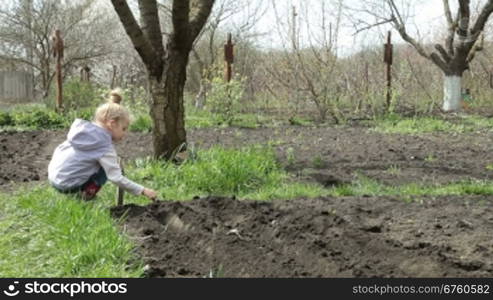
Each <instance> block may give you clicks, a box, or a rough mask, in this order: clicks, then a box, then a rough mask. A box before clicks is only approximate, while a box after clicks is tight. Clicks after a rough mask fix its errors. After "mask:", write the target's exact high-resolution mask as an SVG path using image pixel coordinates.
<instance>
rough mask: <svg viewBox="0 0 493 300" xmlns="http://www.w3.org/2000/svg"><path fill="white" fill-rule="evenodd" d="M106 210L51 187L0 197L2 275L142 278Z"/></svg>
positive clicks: (99, 203) (127, 243)
mask: <svg viewBox="0 0 493 300" xmlns="http://www.w3.org/2000/svg"><path fill="white" fill-rule="evenodd" d="M107 208H108V207H107V205H106V204H105V201H96V202H91V203H85V202H82V201H79V200H76V199H74V198H73V197H72V196H68V195H62V194H59V193H57V192H55V191H54V190H53V189H52V188H51V187H47V186H40V187H37V188H34V189H33V190H20V191H18V192H16V193H14V194H13V195H6V194H0V274H1V277H141V276H142V274H143V269H142V264H141V263H140V262H139V260H138V259H136V257H134V254H133V250H132V249H133V247H134V246H133V245H132V243H130V241H129V240H128V239H127V238H126V237H125V236H123V235H121V234H120V232H119V230H118V228H117V226H116V222H115V221H114V220H113V219H112V218H111V217H110V215H109V211H108V209H107Z"/></svg>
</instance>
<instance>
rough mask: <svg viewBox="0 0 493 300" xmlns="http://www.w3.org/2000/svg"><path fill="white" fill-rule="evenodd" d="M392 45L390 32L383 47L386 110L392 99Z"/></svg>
mask: <svg viewBox="0 0 493 300" xmlns="http://www.w3.org/2000/svg"><path fill="white" fill-rule="evenodd" d="M392 56H393V45H392V41H391V32H390V31H389V33H388V35H387V44H385V45H384V62H385V63H386V64H387V103H386V104H387V109H388V108H389V107H390V102H391V98H392V60H393V57H392Z"/></svg>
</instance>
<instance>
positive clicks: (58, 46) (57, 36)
mask: <svg viewBox="0 0 493 300" xmlns="http://www.w3.org/2000/svg"><path fill="white" fill-rule="evenodd" d="M51 39H52V42H53V57H54V58H55V59H56V83H57V97H56V110H57V111H58V112H61V111H62V110H63V90H62V89H63V86H62V60H63V51H64V46H63V39H62V37H61V31H60V30H59V29H57V30H55V33H54V34H53V36H52V38H51Z"/></svg>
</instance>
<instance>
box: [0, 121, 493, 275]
mask: <svg viewBox="0 0 493 300" xmlns="http://www.w3.org/2000/svg"><path fill="white" fill-rule="evenodd" d="M65 134H66V132H64V131H52V132H48V131H45V132H43V131H33V132H0V140H1V141H2V143H1V146H0V147H2V148H1V151H2V152H1V156H0V159H1V163H2V166H1V168H0V179H1V181H0V188H1V189H7V187H8V186H9V187H11V186H12V184H14V185H15V184H17V183H19V182H24V181H45V180H46V168H47V165H48V162H49V159H50V157H51V153H52V151H53V149H54V147H55V146H56V145H57V144H58V143H60V142H61V141H63V139H64V137H65ZM188 140H189V141H190V142H191V143H193V146H194V147H197V148H208V147H211V146H213V145H222V146H224V147H235V148H239V147H242V146H245V145H250V144H266V143H270V144H271V145H272V147H274V149H275V150H276V153H277V156H278V158H279V161H280V162H281V164H282V165H283V166H284V167H285V168H286V169H287V170H289V171H290V172H291V173H292V174H293V175H294V176H293V178H294V180H299V181H304V182H318V183H320V184H322V185H325V186H326V187H328V188H337V187H338V186H344V185H351V184H356V185H358V184H359V183H360V182H361V178H367V179H371V180H372V181H374V182H377V183H378V184H381V185H382V186H401V185H408V184H430V185H437V186H440V185H448V184H452V183H454V182H467V181H471V182H476V181H485V182H488V180H491V178H492V176H493V171H492V169H493V167H492V166H493V155H492V154H491V151H490V148H491V146H490V145H491V144H492V142H493V139H492V137H491V135H490V134H489V133H488V132H474V133H464V134H462V133H453V134H452V133H430V134H424V135H414V136H413V135H399V134H382V133H378V132H374V131H371V130H369V129H368V128H367V127H362V126H354V127H345V128H343V127H341V128H327V127H297V126H288V127H282V128H262V129H237V128H224V129H198V130H191V131H189V134H188ZM150 144H151V136H150V135H142V134H135V133H132V134H130V135H129V136H128V138H127V139H126V140H125V141H124V142H123V143H122V144H120V145H118V151H119V153H120V154H121V155H122V156H124V157H125V158H126V159H127V160H131V159H134V158H138V157H144V156H146V155H150V154H151V152H150V151H151V149H150V147H149V145H150ZM7 183H10V184H7ZM485 188H487V187H485ZM379 192H380V191H375V192H374V194H375V195H373V193H365V192H363V193H361V194H358V193H354V195H352V194H351V193H347V194H345V195H346V196H345V197H335V196H329V197H318V198H316V199H295V200H285V199H277V200H274V201H272V202H254V201H249V200H242V201H239V200H235V199H232V198H221V197H209V198H200V199H195V200H192V201H189V202H174V201H172V200H173V199H166V200H170V201H165V202H159V203H156V204H151V205H148V206H136V205H133V204H129V205H127V206H123V207H116V208H113V209H112V212H113V214H114V216H115V217H120V216H122V215H123V214H128V218H127V219H126V223H125V226H124V227H122V230H124V231H126V233H127V234H129V236H130V237H131V238H132V239H133V240H134V241H135V242H136V243H137V245H138V249H139V253H140V255H141V256H142V258H143V260H144V262H145V264H146V265H147V267H146V270H147V271H146V273H147V275H148V276H151V277H162V276H172V277H180V276H197V277H203V276H232V277H258V276H266V277H307V276H308V277H312V276H322V277H333V276H350V277H352V276H358V277H359V276H361V277H368V276H383V277H386V276H424V277H430V276H451V277H454V276H455V277H457V276H461V277H462V276H466V277H484V276H488V277H491V276H492V275H493V267H492V265H491V249H493V244H492V242H491V234H490V233H491V231H492V229H493V228H492V227H493V211H492V201H491V200H492V196H490V195H491V193H484V191H483V190H482V189H475V188H472V189H471V190H468V191H467V192H466V194H465V195H453V194H454V193H450V195H447V194H446V193H445V195H443V193H442V195H431V196H430V195H418V196H412V195H411V196H410V195H406V196H401V195H399V193H396V194H395V195H386V196H381V195H380V196H376V195H377V194H378V193H379ZM342 194H343V195H344V193H342ZM390 194H391V193H390ZM123 228H125V229H123Z"/></svg>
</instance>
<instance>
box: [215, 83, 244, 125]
mask: <svg viewBox="0 0 493 300" xmlns="http://www.w3.org/2000/svg"><path fill="white" fill-rule="evenodd" d="M244 82H245V79H244V78H242V79H240V80H238V79H232V80H231V81H230V82H226V81H224V79H223V78H221V77H215V78H213V79H212V81H211V83H210V86H211V89H210V91H209V92H208V95H207V101H208V104H207V105H208V107H209V109H210V110H211V112H213V113H215V114H217V115H218V116H219V117H220V118H221V119H222V122H223V123H226V124H228V125H231V124H232V123H233V121H234V120H235V116H236V115H237V114H238V113H239V112H240V108H241V105H240V100H241V99H242V98H243V92H244V90H245V87H244Z"/></svg>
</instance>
